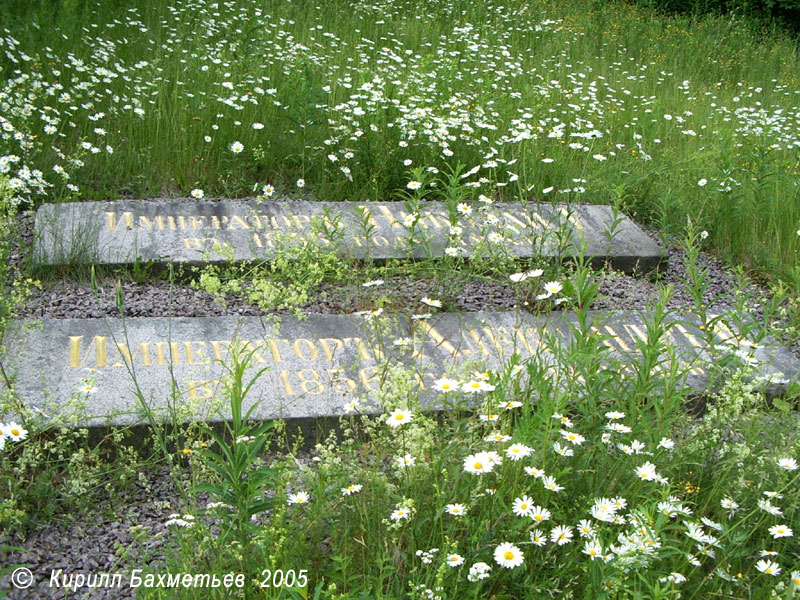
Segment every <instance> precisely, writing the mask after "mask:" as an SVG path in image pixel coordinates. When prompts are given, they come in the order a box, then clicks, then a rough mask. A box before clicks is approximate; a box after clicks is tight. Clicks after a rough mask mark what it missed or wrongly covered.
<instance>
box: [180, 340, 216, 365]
mask: <svg viewBox="0 0 800 600" xmlns="http://www.w3.org/2000/svg"><path fill="white" fill-rule="evenodd" d="M192 344H197V346H198V347H197V348H192ZM195 351H196V352H197V358H196V359H195V354H194V353H195ZM183 352H184V354H186V364H187V365H207V364H208V363H209V362H211V361H210V360H209V358H208V356H206V342H202V341H197V342H183Z"/></svg>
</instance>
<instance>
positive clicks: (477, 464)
mask: <svg viewBox="0 0 800 600" xmlns="http://www.w3.org/2000/svg"><path fill="white" fill-rule="evenodd" d="M472 468H474V469H482V468H483V463H479V462H476V463H475V464H474V465H472Z"/></svg>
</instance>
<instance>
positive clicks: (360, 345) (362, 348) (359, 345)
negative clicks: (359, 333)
mask: <svg viewBox="0 0 800 600" xmlns="http://www.w3.org/2000/svg"><path fill="white" fill-rule="evenodd" d="M350 341H352V342H353V344H355V347H356V349H357V350H358V355H359V356H360V357H361V359H362V360H375V358H377V359H378V360H381V359H382V358H383V353H382V352H381V351H380V349H379V348H374V349H373V351H374V352H375V358H373V357H372V355H371V354H370V353H369V349H368V348H367V346H366V344H364V340H362V339H361V338H360V337H354V338H344V343H345V344H347V342H350Z"/></svg>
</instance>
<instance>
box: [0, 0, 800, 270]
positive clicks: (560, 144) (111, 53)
mask: <svg viewBox="0 0 800 600" xmlns="http://www.w3.org/2000/svg"><path fill="white" fill-rule="evenodd" d="M0 11H2V13H0V14H3V17H4V23H6V24H7V27H8V26H10V28H8V29H7V31H6V35H5V36H4V39H3V46H4V50H5V51H6V52H4V53H3V54H2V55H0V66H2V67H3V71H2V73H1V75H2V77H3V78H4V80H5V86H4V89H3V91H2V92H0V94H1V96H0V97H2V99H3V104H2V107H3V111H2V114H3V116H4V118H5V119H6V120H7V122H8V124H9V126H10V127H11V129H10V130H8V131H7V132H6V133H5V134H4V135H3V138H4V139H2V140H0V156H3V155H4V154H5V156H9V155H16V156H19V157H21V160H20V161H18V162H11V163H6V165H5V168H7V170H8V171H9V174H10V175H14V174H15V173H16V171H17V170H18V169H19V168H20V167H21V166H22V165H23V164H25V165H29V167H30V169H36V168H38V169H39V170H41V171H42V173H43V175H42V176H41V179H43V180H44V182H45V183H40V182H39V180H38V179H37V177H35V176H33V177H28V178H27V179H26V178H25V177H23V178H21V179H22V180H23V182H22V183H23V185H21V186H20V189H19V192H20V193H19V196H18V201H19V202H22V203H30V202H33V203H38V202H41V201H46V200H59V199H67V198H69V199H101V198H116V197H120V196H133V197H142V196H156V195H161V194H163V195H178V196H180V195H183V196H185V195H188V192H189V191H190V190H191V189H196V188H199V189H203V190H204V192H205V194H206V196H211V195H215V196H227V197H234V196H244V195H252V194H254V192H255V191H257V190H258V189H260V188H261V187H262V186H263V185H264V184H270V185H273V186H276V187H277V189H278V192H279V193H284V194H285V193H288V194H302V195H307V196H310V197H314V198H318V199H324V200H344V199H349V200H363V199H365V198H371V199H376V200H377V199H390V198H395V197H397V190H398V189H402V188H403V187H404V185H405V183H406V180H405V173H406V171H407V169H406V166H405V165H404V164H403V161H406V160H412V161H413V164H414V165H415V166H425V167H428V166H430V167H437V168H439V169H444V168H446V167H447V166H448V165H449V166H450V167H455V166H457V165H464V167H465V170H469V169H472V168H473V167H480V169H479V171H477V172H476V173H474V174H473V175H472V176H471V177H470V178H469V179H468V180H465V181H464V182H463V183H464V184H467V183H475V184H477V187H475V188H470V190H469V192H470V194H471V195H473V196H475V197H476V196H477V195H478V193H485V194H487V195H489V196H490V197H497V198H503V199H520V198H523V199H527V198H533V197H535V198H540V199H542V198H544V199H547V198H556V199H559V200H571V201H572V200H579V201H589V202H595V203H610V202H612V201H620V200H621V201H622V206H623V207H624V208H625V209H627V210H628V211H629V212H632V213H633V214H634V215H635V216H638V217H639V218H640V219H643V220H645V221H648V222H652V223H654V224H656V225H657V226H659V227H661V228H663V229H664V230H666V231H673V230H677V229H676V228H680V227H682V225H683V224H684V223H685V221H686V216H687V215H691V216H692V217H693V218H694V219H695V221H696V222H698V223H699V224H700V226H701V227H704V228H705V229H707V230H708V231H709V233H710V235H711V237H710V240H711V243H713V244H714V246H715V247H716V248H717V249H718V251H719V252H720V254H721V255H723V256H724V257H725V258H727V259H730V260H735V261H739V262H744V263H745V264H746V265H748V266H751V267H754V268H756V269H758V270H760V271H761V272H762V273H765V274H767V275H780V274H784V273H785V272H787V270H788V269H789V268H790V267H792V266H793V265H795V264H796V250H797V248H798V240H797V235H796V233H795V232H796V230H797V229H798V227H800V214H798V211H799V210H800V209H798V206H800V203H798V202H797V199H798V186H797V180H798V173H799V171H798V168H799V167H800V164H799V163H798V156H797V151H798V148H800V139H798V138H799V137H800V136H798V134H797V123H798V118H799V116H800V109H798V99H799V98H800V85H798V79H797V73H798V60H797V47H796V45H795V44H794V43H793V42H792V41H791V40H790V39H788V38H783V37H780V36H779V35H775V34H773V35H770V36H767V35H765V33H764V32H761V31H759V30H758V29H757V28H755V27H754V26H753V25H752V24H751V23H749V22H745V21H741V20H737V19H736V18H735V17H726V18H714V17H663V16H659V15H657V14H656V13H654V12H652V11H650V10H647V9H642V8H636V7H631V6H626V5H622V4H615V3H606V2H583V1H581V2H570V3H556V2H542V3H536V4H529V3H514V2H510V3H495V4H486V3H473V2H465V1H462V0H451V1H449V2H440V3H436V4H434V5H430V4H428V3H425V2H417V1H404V2H395V3H380V2H377V3H361V4H355V5H352V4H349V3H339V2H326V3H322V4H320V5H317V4H314V3H310V2H286V3H269V2H266V3H253V2H226V3H222V4H218V5H217V6H216V8H215V7H214V6H213V5H212V3H208V2H201V1H182V2H177V3H172V4H169V5H168V4H167V3H162V2H155V1H145V0H140V1H137V2H125V3H115V4H113V5H112V4H108V3H92V2H73V3H66V4H57V5H52V3H48V2H43V1H42V0H39V1H38V2H33V3H30V4H28V3H26V4H25V5H24V6H22V5H19V4H16V5H15V4H10V5H5V6H4V8H0ZM45 17H47V18H49V19H52V23H49V22H45ZM12 38H13V39H12ZM17 42H18V43H17ZM77 61H83V62H82V64H81V63H78V62H77ZM98 69H107V71H103V70H101V71H98ZM59 86H61V87H59ZM226 86H227V87H226ZM63 93H68V94H69V95H70V98H69V99H66V98H62V100H64V101H59V97H60V96H61V94H63ZM226 100H228V101H229V102H228V103H227V104H226V103H225V102H224V101H226ZM73 107H74V108H73ZM137 110H139V111H143V112H141V114H137V113H136V112H135V111H137ZM100 113H102V114H103V116H101V117H98V115H99V114H100ZM43 118H47V119H50V121H51V124H52V126H53V127H55V128H56V131H55V133H52V134H47V133H45V132H44V131H43V127H44V126H45V125H46V122H45V121H43V120H42V119H43ZM92 119H96V120H92ZM254 123H259V124H262V125H263V126H264V127H263V129H254V128H253V124H254ZM97 128H101V129H103V130H104V133H102V134H98V133H96V132H95V130H96V129H97ZM592 131H595V132H599V135H600V137H595V138H591V137H590V138H580V137H572V134H585V133H588V132H592ZM17 132H20V134H21V135H23V139H22V140H19V139H14V134H15V133H17ZM554 132H555V133H554ZM206 136H207V137H206ZM550 136H555V137H550ZM206 139H209V140H210V141H205V140H206ZM237 141H238V142H240V143H241V144H242V145H243V146H244V150H243V151H242V152H241V153H234V152H232V151H231V145H232V144H233V143H234V142H237ZM575 142H579V143H581V144H582V146H584V147H585V148H586V150H584V149H583V148H581V149H573V148H570V146H569V144H570V143H575ZM82 143H85V144H88V145H87V146H86V147H82V146H81V144H82ZM53 146H55V147H56V148H58V152H60V153H61V157H59V155H58V154H57V153H56V151H54V150H53ZM106 146H108V147H110V149H111V151H112V152H113V154H112V153H109V152H108V151H107V149H106ZM595 156H598V157H599V158H594V157H595ZM543 158H546V159H553V162H551V163H543V162H542V159H543ZM75 159H77V160H80V161H82V164H83V166H79V165H76V164H75V162H74V161H75ZM502 161H508V163H503V162H502ZM512 161H513V162H512ZM54 165H59V167H61V168H64V169H65V172H66V174H68V175H69V179H68V180H67V179H65V177H63V176H61V175H59V174H57V173H55V172H53V170H52V169H53V166H54ZM481 165H482V166H481ZM0 167H3V165H0ZM342 167H346V169H347V172H343V171H342ZM480 178H485V179H483V181H482V182H480V183H479V182H478V180H479V179H480ZM299 179H303V180H304V181H305V186H304V187H302V188H298V187H297V185H296V182H297V180H299ZM576 180H578V181H576ZM583 180H585V182H584V181H583ZM701 180H707V184H706V185H705V186H698V185H697V182H698V181H701ZM50 184H52V186H53V187H47V186H49V185H50ZM68 184H70V185H75V186H77V188H78V189H77V190H75V189H74V188H73V189H68V188H67V187H66V186H67V185H68ZM498 184H500V186H499V187H498ZM37 185H43V186H45V187H43V188H42V189H40V190H37ZM550 188H553V189H552V191H550V192H549V193H545V190H548V189H550ZM40 192H44V193H46V195H45V194H44V193H40Z"/></svg>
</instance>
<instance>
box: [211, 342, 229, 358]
mask: <svg viewBox="0 0 800 600" xmlns="http://www.w3.org/2000/svg"><path fill="white" fill-rule="evenodd" d="M223 345H224V352H225V356H223V355H222V352H223V348H222V346H223ZM230 347H231V343H230V342H229V341H228V340H211V349H212V350H213V351H214V360H218V361H220V362H223V361H224V360H225V359H226V358H227V355H228V348H230Z"/></svg>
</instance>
